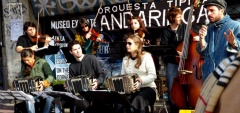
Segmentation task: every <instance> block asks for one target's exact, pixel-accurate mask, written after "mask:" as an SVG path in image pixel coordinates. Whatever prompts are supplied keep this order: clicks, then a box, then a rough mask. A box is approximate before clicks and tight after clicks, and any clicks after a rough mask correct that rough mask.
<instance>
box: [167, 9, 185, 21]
mask: <svg viewBox="0 0 240 113" xmlns="http://www.w3.org/2000/svg"><path fill="white" fill-rule="evenodd" d="M178 14H182V10H181V9H180V8H178V7H176V6H172V7H171V8H170V9H169V10H168V12H167V19H168V21H169V22H170V23H174V22H175V20H174V18H175V17H176V16H177V15H178Z"/></svg>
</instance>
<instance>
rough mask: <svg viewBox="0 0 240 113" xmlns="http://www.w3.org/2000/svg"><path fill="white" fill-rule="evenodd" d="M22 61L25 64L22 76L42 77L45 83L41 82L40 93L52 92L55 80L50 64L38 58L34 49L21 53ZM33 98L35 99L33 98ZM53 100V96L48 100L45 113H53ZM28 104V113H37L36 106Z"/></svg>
mask: <svg viewBox="0 0 240 113" xmlns="http://www.w3.org/2000/svg"><path fill="white" fill-rule="evenodd" d="M21 59H22V61H23V63H24V64H23V68H22V70H21V74H20V76H21V77H24V78H35V77H40V78H42V79H43V81H41V84H40V85H39V86H38V88H39V91H41V90H43V91H52V87H51V83H52V81H53V79H54V78H53V74H52V70H51V67H50V65H49V64H48V62H47V61H46V60H45V59H43V58H39V57H36V56H35V54H34V51H33V50H32V49H23V50H22V52H21ZM42 88H43V89H42ZM32 98H34V97H33V96H32ZM53 99H54V98H53V97H51V96H49V97H48V98H46V103H45V107H44V110H43V112H44V113H50V112H51V105H52V101H53ZM26 104H27V109H28V113H35V106H34V104H33V103H31V102H30V101H27V102H26Z"/></svg>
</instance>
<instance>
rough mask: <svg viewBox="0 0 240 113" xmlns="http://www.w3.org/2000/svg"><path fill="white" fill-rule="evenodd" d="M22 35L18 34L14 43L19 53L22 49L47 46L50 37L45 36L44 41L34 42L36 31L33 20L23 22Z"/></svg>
mask: <svg viewBox="0 0 240 113" xmlns="http://www.w3.org/2000/svg"><path fill="white" fill-rule="evenodd" d="M23 31H24V35H22V36H20V37H19V38H18V41H17V45H16V48H15V50H16V52H18V53H21V52H22V50H23V49H31V50H33V51H34V50H36V49H37V48H40V47H44V46H48V45H49V43H50V41H51V37H46V40H45V42H40V41H39V42H38V45H37V42H36V38H37V31H36V25H35V24H34V23H33V22H25V23H24V25H23Z"/></svg>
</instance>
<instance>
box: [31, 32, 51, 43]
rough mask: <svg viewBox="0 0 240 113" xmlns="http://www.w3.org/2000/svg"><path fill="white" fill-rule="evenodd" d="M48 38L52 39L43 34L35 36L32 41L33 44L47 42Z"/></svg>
mask: <svg viewBox="0 0 240 113" xmlns="http://www.w3.org/2000/svg"><path fill="white" fill-rule="evenodd" d="M46 37H50V36H49V35H48V34H45V35H42V34H41V33H38V34H36V35H35V36H32V37H31V38H30V39H31V41H32V42H37V41H38V42H43V43H44V42H45V40H46Z"/></svg>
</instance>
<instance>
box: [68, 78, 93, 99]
mask: <svg viewBox="0 0 240 113" xmlns="http://www.w3.org/2000/svg"><path fill="white" fill-rule="evenodd" d="M92 81H93V77H92V76H90V75H79V76H76V77H73V78H69V79H67V80H66V85H67V90H68V91H70V92H72V93H73V94H74V95H79V91H91V90H92Z"/></svg>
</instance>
